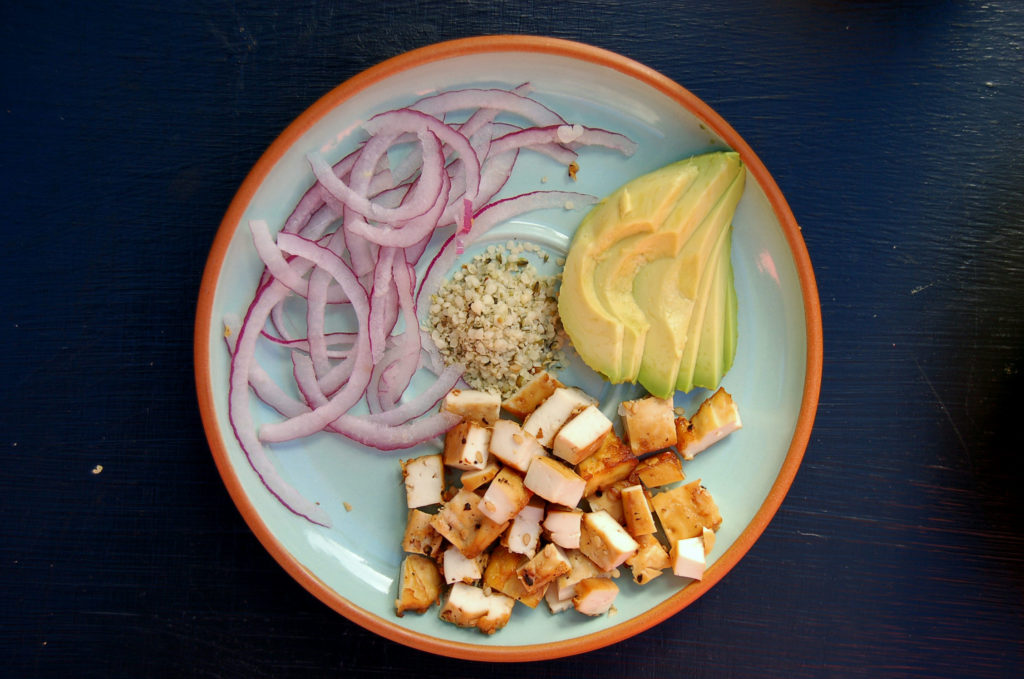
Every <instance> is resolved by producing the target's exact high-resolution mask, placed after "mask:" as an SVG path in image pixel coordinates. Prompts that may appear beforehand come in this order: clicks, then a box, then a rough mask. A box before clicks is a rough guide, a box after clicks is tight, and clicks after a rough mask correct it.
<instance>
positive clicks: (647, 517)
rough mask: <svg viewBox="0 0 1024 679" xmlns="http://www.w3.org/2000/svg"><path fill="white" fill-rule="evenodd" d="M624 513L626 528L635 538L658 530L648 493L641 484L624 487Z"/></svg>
mask: <svg viewBox="0 0 1024 679" xmlns="http://www.w3.org/2000/svg"><path fill="white" fill-rule="evenodd" d="M622 513H623V514H624V515H625V517H626V530H627V531H629V534H630V535H632V536H633V537H634V538H635V537H638V536H640V535H651V534H652V533H654V532H655V531H657V530H658V527H657V526H656V525H654V515H653V514H651V505H650V504H649V503H648V502H647V493H646V492H645V491H644V488H643V486H641V485H639V484H638V485H635V486H629V487H628V488H623V489H622Z"/></svg>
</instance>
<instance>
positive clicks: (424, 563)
mask: <svg viewBox="0 0 1024 679" xmlns="http://www.w3.org/2000/svg"><path fill="white" fill-rule="evenodd" d="M440 599H441V573H440V572H439V571H438V570H437V564H436V563H435V562H434V560H433V559H428V558H427V557H425V556H420V555H419V554H408V555H406V557H405V559H404V560H403V561H402V570H401V575H400V576H399V580H398V598H397V599H395V613H396V614H397V615H398V617H402V616H403V615H404V614H405V612H406V611H413V612H414V613H423V612H424V611H426V610H427V609H428V608H430V607H431V606H433V605H434V604H435V603H437V602H438V601H439V600H440Z"/></svg>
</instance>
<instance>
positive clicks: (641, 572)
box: [626, 535, 672, 585]
mask: <svg viewBox="0 0 1024 679" xmlns="http://www.w3.org/2000/svg"><path fill="white" fill-rule="evenodd" d="M636 541H637V544H638V545H640V549H639V550H638V551H637V553H636V554H634V555H633V556H631V557H629V558H628V559H626V565H627V566H629V569H630V571H631V572H632V573H633V582H635V583H636V584H638V585H646V584H647V583H648V582H650V581H651V580H653V579H654V578H656V577H658V576H659V575H661V573H662V571H664V570H665V569H666V568H669V567H670V566H671V565H672V563H671V561H670V560H669V558H668V551H667V550H666V549H665V547H664V546H663V545H662V544H661V543H660V542H658V538H656V537H654V536H653V535H641V536H640V537H638V538H637V539H636Z"/></svg>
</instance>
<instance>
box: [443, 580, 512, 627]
mask: <svg viewBox="0 0 1024 679" xmlns="http://www.w3.org/2000/svg"><path fill="white" fill-rule="evenodd" d="M515 602H516V600H515V599H513V598H512V597H509V596H505V595H504V594H501V593H500V592H495V591H491V593H490V594H487V593H485V592H484V590H483V589H481V588H480V587H475V586H473V585H467V584H466V583H464V582H456V583H455V584H454V585H452V587H451V590H449V592H448V598H447V599H446V600H445V602H444V606H443V607H442V608H441V613H440V615H441V619H442V620H444V621H446V622H450V623H453V624H455V625H458V626H459V627H476V628H477V629H479V630H480V631H481V632H483V633H484V634H494V633H495V632H496V631H498V630H499V629H501V628H502V627H504V626H505V624H506V623H508V619H509V617H510V616H511V615H512V606H513V604H515Z"/></svg>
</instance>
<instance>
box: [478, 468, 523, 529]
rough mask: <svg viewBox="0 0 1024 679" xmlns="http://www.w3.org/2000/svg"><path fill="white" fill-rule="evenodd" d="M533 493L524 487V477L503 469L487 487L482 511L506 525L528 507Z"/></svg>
mask: <svg viewBox="0 0 1024 679" xmlns="http://www.w3.org/2000/svg"><path fill="white" fill-rule="evenodd" d="M531 497H533V493H532V492H530V491H529V490H527V489H526V487H525V486H524V485H523V477H522V476H520V475H519V473H518V472H516V471H515V470H513V469H512V468H510V467H502V469H501V471H500V472H498V475H497V476H495V477H494V480H493V481H491V485H489V486H487V491H486V492H485V493H484V496H483V499H482V500H481V502H480V511H481V512H482V513H483V515H484V516H486V517H487V518H488V519H490V520H491V521H494V522H495V523H506V522H508V521H511V520H512V519H513V518H515V515H516V514H518V513H519V511H520V510H521V509H522V508H523V507H525V506H526V503H528V502H529V501H530V498H531Z"/></svg>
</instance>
